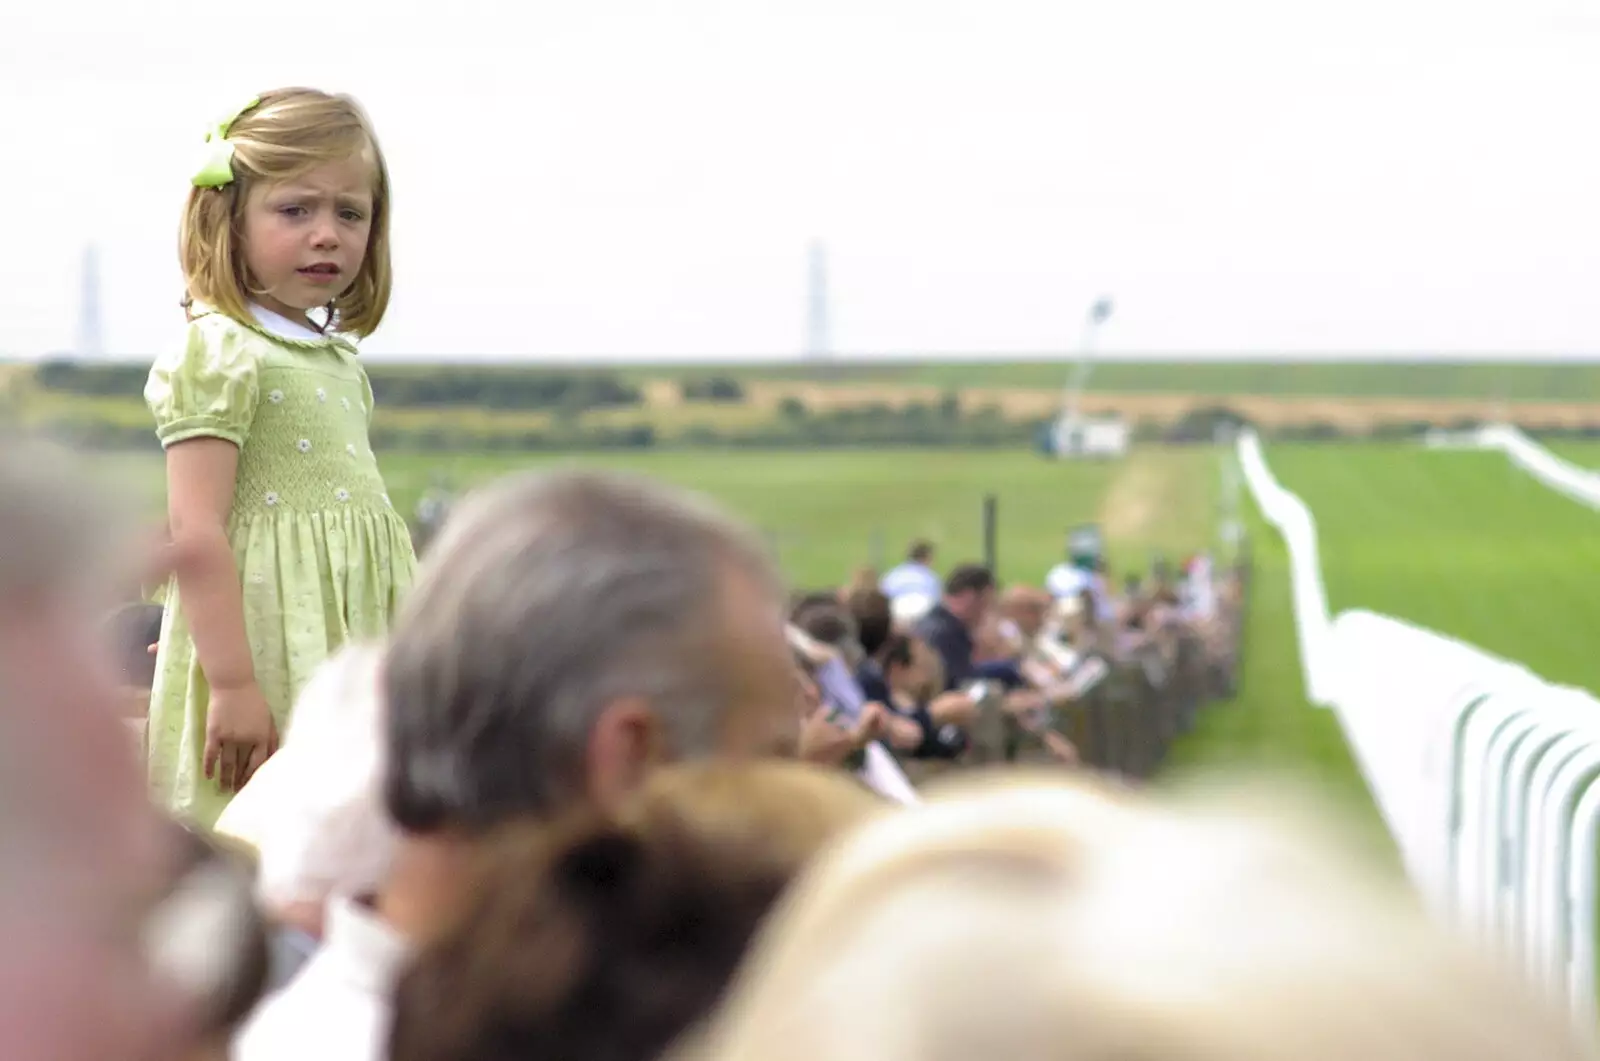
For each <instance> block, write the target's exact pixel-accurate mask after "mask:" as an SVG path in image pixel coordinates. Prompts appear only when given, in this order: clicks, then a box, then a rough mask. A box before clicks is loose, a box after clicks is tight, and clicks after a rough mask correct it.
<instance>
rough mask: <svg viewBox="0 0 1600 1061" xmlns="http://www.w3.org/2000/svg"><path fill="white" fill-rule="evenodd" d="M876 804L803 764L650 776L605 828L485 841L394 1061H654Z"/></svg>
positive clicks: (536, 831) (417, 978)
mask: <svg viewBox="0 0 1600 1061" xmlns="http://www.w3.org/2000/svg"><path fill="white" fill-rule="evenodd" d="M881 806H882V804H881V802H880V801H879V800H878V798H877V797H876V796H874V795H872V794H871V793H870V792H868V791H867V790H866V789H865V788H864V787H862V786H861V785H860V784H859V783H858V782H857V781H856V780H855V779H854V778H852V777H850V776H848V775H845V774H841V773H837V772H835V771H830V770H823V769H815V768H811V767H807V766H804V765H801V764H797V763H782V762H771V761H769V762H763V763H757V764H745V765H735V764H714V763H707V764H697V765H692V766H680V767H671V768H668V769H666V770H663V771H662V772H661V773H659V774H657V775H655V776H654V777H653V778H652V779H651V781H650V782H649V783H647V785H646V786H645V788H644V790H642V791H641V792H640V793H639V795H638V796H637V797H636V798H635V799H634V800H633V801H632V802H631V803H630V804H629V805H628V806H627V807H625V808H624V810H623V811H622V812H621V813H620V814H619V815H617V816H616V817H615V818H613V819H605V818H601V817H598V816H596V815H595V814H594V813H592V812H580V813H579V814H577V815H576V816H574V817H572V818H569V819H567V820H566V821H564V822H562V823H559V824H558V825H556V826H554V827H549V826H542V827H541V826H531V825H530V826H519V827H514V828H512V829H509V830H507V831H505V832H503V833H502V834H500V835H498V836H496V837H495V838H494V839H493V841H492V842H491V844H490V846H489V848H488V851H487V853H486V856H485V859H484V862H483V864H482V866H481V869H480V871H479V876H478V879H477V880H476V881H475V884H474V887H473V888H472V889H471V894H472V896H473V898H472V899H470V900H469V901H468V905H467V906H466V908H464V909H463V910H462V911H460V912H459V913H458V914H457V916H456V917H455V918H453V919H452V923H451V924H449V926H448V927H447V928H446V929H445V930H444V932H443V933H442V934H441V935H440V936H438V937H437V938H436V939H435V940H433V941H432V942H431V943H430V944H428V945H426V946H425V947H424V948H423V949H422V950H421V952H420V953H419V954H418V956H417V957H416V959H415V961H414V962H413V964H412V965H411V967H410V968H409V969H408V970H407V971H406V973H405V974H404V976H403V977H402V978H401V981H400V985H399V988H398V991H397V992H396V996H395V1010H394V1018H393V1023H392V1025H391V1029H390V1040H389V1057H390V1058H391V1059H392V1061H513V1059H515V1061H527V1059H529V1058H540V1059H542V1061H654V1059H655V1058H656V1057H657V1056H659V1055H660V1054H661V1053H662V1051H663V1050H665V1049H666V1048H667V1047H668V1046H670V1045H671V1044H672V1042H673V1041H674V1040H675V1039H677V1038H678V1036H679V1035H680V1034H682V1033H683V1032H684V1031H685V1030H687V1029H688V1028H690V1027H691V1026H693V1025H694V1024H695V1023H697V1022H698V1021H699V1020H701V1019H702V1018H703V1017H705V1016H707V1015H708V1014H709V1013H710V1011H711V1010H712V1008H713V1007H714V1006H715V1005H716V1003H717V1001H718V999H719V998H720V997H721V995H722V993H723V990H724V988H725V987H726V986H727V984H728V982H729V980H730V978H731V977H732V976H733V973H734V970H735V969H736V968H737V966H738V964H739V962H740V961H741V959H742V958H743V956H744V952H745V948H746V946H747V944H748V943H749V941H750V939H751V937H752V936H753V935H754V933H755V931H756V929H757V927H758V926H759V925H760V924H761V922H762V920H763V919H764V918H765V917H766V916H767V913H768V911H769V910H770V909H771V908H772V907H773V905H774V904H775V903H776V901H777V900H778V898H779V896H780V895H781V894H782V893H783V891H784V889H785V888H786V887H787V886H788V883H789V881H790V879H791V878H792V877H793V876H794V875H795V874H796V873H797V872H798V871H799V870H800V868H801V867H802V866H803V865H804V864H805V863H806V862H807V861H808V860H809V859H810V858H811V856H812V855H813V854H814V853H815V852H817V851H818V850H819V849H820V848H821V847H823V845H825V844H826V843H827V842H828V841H830V840H831V839H832V838H833V837H835V836H836V835H838V834H840V833H842V832H844V831H845V830H847V829H848V828H849V827H851V826H853V825H855V824H856V823H858V822H861V821H864V820H865V819H867V818H868V817H870V816H871V815H872V814H873V813H874V812H875V811H876V810H877V809H878V808H879V807H881Z"/></svg>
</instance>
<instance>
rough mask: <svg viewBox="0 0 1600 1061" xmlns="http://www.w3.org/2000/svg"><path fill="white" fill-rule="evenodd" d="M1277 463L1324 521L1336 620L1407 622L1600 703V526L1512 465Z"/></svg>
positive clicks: (1316, 453)
mask: <svg viewBox="0 0 1600 1061" xmlns="http://www.w3.org/2000/svg"><path fill="white" fill-rule="evenodd" d="M1567 452H1568V455H1569V456H1572V455H1583V454H1587V457H1586V459H1589V460H1593V459H1594V458H1595V457H1597V456H1600V450H1597V449H1595V448H1592V447H1581V446H1575V447H1569V448H1568V451H1567ZM1267 459H1268V461H1269V463H1270V464H1271V466H1272V469H1273V471H1274V473H1275V474H1276V475H1277V477H1278V479H1279V481H1280V482H1282V483H1283V484H1284V486H1286V487H1288V488H1289V489H1290V490H1293V491H1294V492H1295V493H1297V494H1299V495H1300V497H1301V498H1302V499H1303V500H1304V501H1305V502H1306V504H1307V505H1309V506H1310V507H1311V510H1312V512H1313V513H1314V514H1315V516H1316V519H1317V526H1318V532H1319V535H1320V538H1321V542H1320V545H1321V554H1322V569H1323V575H1324V578H1325V579H1326V581H1327V587H1328V597H1329V605H1330V607H1332V608H1333V609H1334V610H1335V611H1342V610H1344V609H1346V608H1357V607H1359V608H1369V609H1372V610H1374V611H1379V612H1383V613H1386V614H1389V615H1394V616H1396V617H1398V618H1401V619H1406V620H1409V621H1411V622H1415V623H1418V624H1420V625H1423V626H1427V627H1430V628H1433V629H1436V630H1439V631H1440V632H1442V633H1446V634H1449V635H1451V636H1454V637H1459V638H1462V639H1463V640H1466V641H1468V642H1471V643H1472V644H1475V645H1477V646H1479V647H1481V648H1483V649H1486V650H1488V651H1490V652H1493V653H1496V654H1498V655H1501V656H1505V657H1507V658H1509V659H1513V660H1517V661H1519V662H1522V663H1525V664H1527V665H1528V666H1529V667H1531V668H1532V669H1533V670H1534V671H1536V672H1537V673H1539V674H1540V675H1542V676H1543V677H1545V678H1548V679H1551V680H1554V681H1558V682H1566V683H1571V684H1575V685H1580V686H1583V687H1585V688H1588V689H1591V690H1600V653H1596V652H1595V649H1594V638H1593V632H1594V630H1595V629H1596V626H1597V624H1600V598H1597V597H1596V596H1595V594H1594V593H1593V577H1592V572H1593V571H1594V570H1595V569H1596V567H1597V566H1600V515H1597V514H1596V513H1595V512H1594V511H1592V510H1591V509H1588V508H1586V507H1584V506H1582V505H1579V504H1577V503H1575V502H1573V501H1570V500H1568V499H1567V498H1565V497H1562V496H1561V495H1559V494H1557V493H1555V492H1554V491H1552V490H1550V489H1549V488H1547V487H1545V486H1542V485H1540V484H1539V483H1538V482H1537V481H1536V480H1534V479H1533V478H1531V477H1530V476H1528V475H1526V474H1525V473H1523V472H1521V471H1519V470H1518V469H1516V468H1515V467H1514V466H1513V465H1512V464H1511V463H1510V462H1509V461H1508V460H1507V459H1506V458H1505V456H1504V455H1502V454H1499V453H1475V452H1448V451H1429V450H1424V449H1421V448H1413V447H1401V446H1367V445H1359V446H1354V445H1353V446H1339V447H1327V448H1316V447H1299V446H1272V447H1269V448H1268V450H1267Z"/></svg>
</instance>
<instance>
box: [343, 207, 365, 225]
mask: <svg viewBox="0 0 1600 1061" xmlns="http://www.w3.org/2000/svg"><path fill="white" fill-rule="evenodd" d="M339 216H340V217H342V218H344V219H345V220H346V221H350V222H359V221H365V220H366V215H365V214H363V213H362V212H361V211H360V210H344V211H341V212H340V214H339Z"/></svg>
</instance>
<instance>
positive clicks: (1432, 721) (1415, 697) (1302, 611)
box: [1237, 429, 1600, 1034]
mask: <svg viewBox="0 0 1600 1061" xmlns="http://www.w3.org/2000/svg"><path fill="white" fill-rule="evenodd" d="M1488 430H1492V429H1488ZM1517 437H1518V436H1515V435H1505V434H1500V435H1494V436H1491V438H1492V439H1496V440H1497V441H1491V442H1489V443H1487V444H1488V445H1493V446H1495V448H1504V449H1505V450H1506V452H1507V454H1508V455H1511V456H1512V459H1513V460H1516V461H1517V462H1518V463H1519V464H1522V463H1523V461H1524V460H1530V461H1531V463H1532V464H1533V465H1535V466H1538V467H1540V468H1542V469H1543V470H1544V473H1545V474H1551V473H1552V472H1553V468H1554V466H1552V465H1550V464H1549V463H1548V462H1547V461H1544V460H1543V459H1541V458H1539V457H1537V456H1531V455H1530V453H1529V452H1528V451H1527V449H1526V448H1525V447H1523V446H1522V445H1521V444H1520V443H1518V442H1517V441H1516V438H1517ZM1522 441H1523V442H1527V440H1526V439H1523V440H1522ZM1528 445H1532V444H1531V443H1528ZM1237 449H1238V457H1239V464H1240V467H1241V469H1242V470H1243V472H1244V479H1245V482H1246V484H1247V485H1248V487H1249V490H1250V493H1251V496H1252V497H1254V498H1255V501H1256V504H1257V505H1258V506H1259V507H1260V509H1261V511H1262V513H1263V515H1264V516H1265V517H1266V518H1267V520H1268V521H1269V522H1271V523H1272V524H1273V525H1274V526H1275V527H1276V528H1277V529H1278V531H1279V532H1280V533H1281V534H1282V535H1283V538H1284V543H1285V545H1286V547H1287V549H1288V553H1289V565H1290V574H1291V579H1292V582H1293V592H1294V599H1295V625H1296V628H1297V633H1298V635H1299V640H1300V649H1301V664H1302V667H1303V668H1304V671H1305V675H1306V690H1307V696H1308V698H1309V699H1310V700H1312V701H1313V702H1314V703H1319V704H1324V705H1326V706H1329V707H1331V708H1332V709H1333V710H1334V712H1335V713H1336V714H1337V716H1338V719H1339V723H1340V725H1341V727H1342V728H1343V730H1344V733H1345V736H1346V738H1347V739H1348V741H1349V743H1350V747H1351V751H1352V753H1353V754H1354V756H1355V758H1356V761H1357V763H1358V764H1359V766H1360V768H1361V771H1362V774H1363V776H1364V777H1365V779H1366V782H1367V785H1368V787H1369V788H1370V789H1371V790H1372V794H1373V797H1374V799H1375V800H1376V801H1377V804H1378V807H1379V809H1380V810H1381V812H1382V813H1383V816H1384V819H1385V821H1386V822H1387V824H1388V826H1389V830H1390V832H1391V833H1392V834H1393V835H1394V838H1395V841H1396V843H1397V844H1398V846H1399V848H1400V851H1401V854H1402V857H1403V859H1404V861H1405V865H1406V869H1407V872H1408V874H1409V875H1410V877H1411V879H1412V881H1413V883H1414V884H1415V885H1416V887H1417V888H1418V889H1419V891H1420V892H1421V893H1422V894H1423V896H1424V897H1425V899H1426V901H1427V902H1428V904H1429V906H1430V907H1431V908H1432V909H1433V910H1434V911H1435V912H1436V913H1437V914H1438V915H1439V916H1441V917H1443V918H1445V919H1447V920H1448V921H1450V922H1451V923H1453V924H1455V925H1457V926H1459V927H1460V928H1462V929H1464V930H1465V931H1467V932H1469V933H1471V934H1472V935H1473V936H1475V937H1476V938H1478V939H1479V940H1481V941H1482V942H1484V943H1485V944H1487V945H1489V946H1490V947H1492V948H1493V949H1495V950H1496V951H1497V952H1499V953H1502V954H1504V955H1507V956H1508V957H1510V958H1511V959H1513V960H1514V961H1515V962H1516V963H1517V964H1518V965H1519V966H1520V967H1521V968H1522V969H1523V970H1525V972H1526V973H1527V974H1528V976H1529V977H1530V979H1531V980H1532V981H1533V982H1534V983H1536V984H1538V985H1540V986H1541V987H1542V988H1544V989H1545V990H1546V991H1548V992H1549V993H1550V995H1551V996H1552V997H1554V998H1556V999H1558V1000H1560V1001H1561V1002H1562V1003H1563V1004H1564V1005H1565V1006H1566V1007H1567V1008H1568V1010H1569V1011H1570V1012H1571V1014H1572V1016H1573V1019H1574V1020H1575V1021H1576V1022H1577V1024H1578V1026H1579V1027H1580V1028H1582V1029H1583V1030H1584V1031H1585V1032H1586V1033H1589V1034H1593V1033H1594V1032H1595V1030H1596V1028H1597V1026H1600V1012H1597V1008H1596V992H1597V989H1600V984H1597V957H1600V956H1597V954H1596V938H1595V937H1596V932H1597V930H1600V925H1597V923H1596V908H1597V905H1600V874H1597V851H1600V700H1596V699H1595V698H1594V697H1593V696H1591V695H1590V694H1589V693H1587V692H1584V691H1582V690H1579V689H1573V688H1569V687H1564V686H1558V685H1555V684H1553V683H1551V682H1547V681H1545V680H1543V679H1542V678H1540V677H1539V676H1538V675H1536V674H1534V673H1533V672H1531V671H1529V670H1528V669H1527V668H1526V667H1523V666H1521V665H1520V664H1517V663H1513V662H1511V661H1509V660H1504V659H1501V658H1499V657H1496V656H1493V655H1491V654H1489V653H1487V652H1484V651H1483V650H1481V649H1478V648H1476V647H1474V646H1472V645H1469V644H1466V643H1465V642H1462V641H1458V640H1456V639H1454V638H1450V637H1446V636H1444V635H1443V634H1439V633H1437V632H1435V631H1432V630H1427V629H1424V628H1422V627H1419V626H1415V625H1413V624H1411V623H1407V622H1403V621H1401V620H1399V619H1395V618H1392V617H1389V616H1385V615H1376V614H1374V613H1372V612H1366V611H1349V612H1345V613H1342V614H1340V615H1338V616H1336V617H1333V618H1331V619H1330V618H1329V615H1328V610H1327V594H1326V591H1325V589H1324V588H1323V582H1322V570H1321V564H1320V561H1319V560H1318V557H1317V540H1316V523H1315V520H1314V519H1313V518H1312V516H1311V513H1310V511H1309V510H1308V509H1307V508H1306V506H1305V504H1304V503H1303V502H1302V501H1301V500H1300V499H1299V498H1298V497H1296V496H1295V495H1294V494H1292V493H1290V492H1289V491H1288V490H1286V489H1284V487H1283V486H1282V484H1280V483H1278V482H1277V480H1276V479H1274V478H1273V477H1272V472H1271V470H1270V469H1269V468H1268V467H1267V464H1266V460H1265V457H1264V455H1263V453H1262V451H1261V443H1260V440H1259V439H1258V438H1257V437H1256V435H1255V433H1254V432H1250V431H1247V432H1245V433H1243V434H1241V436H1240V438H1239V440H1238V444H1237ZM1533 449H1534V450H1536V451H1538V452H1541V453H1545V456H1546V457H1548V458H1549V459H1550V460H1554V461H1557V462H1559V463H1561V464H1565V462H1560V460H1559V458H1555V457H1554V456H1553V455H1551V454H1548V452H1546V451H1543V450H1542V449H1540V448H1539V447H1537V446H1534V447H1533ZM1523 466H1524V467H1529V465H1528V464H1524V465H1523ZM1569 467H1570V466H1569ZM1531 470H1532V469H1531V468H1530V471H1531ZM1534 474H1537V475H1539V476H1540V478H1541V479H1544V478H1545V474H1541V473H1539V472H1535V473H1534ZM1580 474H1581V475H1583V476H1592V473H1587V472H1581V473H1580ZM1555 477H1560V478H1559V481H1562V482H1566V483H1568V485H1569V486H1570V487H1571V488H1573V489H1578V490H1583V489H1587V488H1588V486H1587V480H1585V479H1579V478H1572V477H1570V476H1568V475H1567V473H1563V472H1559V471H1555V472H1554V474H1553V478H1555ZM1594 478H1596V479H1597V480H1600V477H1594ZM1546 481H1547V482H1549V481H1551V480H1549V479H1546ZM1557 488H1558V489H1561V488H1560V487H1557ZM1594 490H1595V497H1596V498H1597V507H1600V482H1597V483H1595V484H1594ZM1563 492H1566V490H1565V489H1563Z"/></svg>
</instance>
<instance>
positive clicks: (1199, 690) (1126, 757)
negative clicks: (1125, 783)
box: [974, 558, 1249, 780]
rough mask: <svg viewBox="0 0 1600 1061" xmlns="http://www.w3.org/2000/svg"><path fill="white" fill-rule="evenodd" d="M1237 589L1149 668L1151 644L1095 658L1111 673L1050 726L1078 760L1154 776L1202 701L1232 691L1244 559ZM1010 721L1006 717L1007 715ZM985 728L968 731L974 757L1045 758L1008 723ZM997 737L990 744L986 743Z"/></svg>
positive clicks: (1246, 575) (1244, 580)
mask: <svg viewBox="0 0 1600 1061" xmlns="http://www.w3.org/2000/svg"><path fill="white" fill-rule="evenodd" d="M1234 577H1235V579H1236V580H1237V584H1238V591H1235V592H1233V593H1230V594H1228V595H1227V599H1226V601H1225V602H1224V603H1223V605H1222V607H1221V609H1220V611H1219V613H1218V615H1217V616H1216V617H1215V619H1214V620H1213V624H1214V625H1213V627H1212V629H1210V630H1209V631H1207V633H1209V636H1206V635H1205V634H1203V633H1202V632H1200V631H1196V630H1185V631H1182V632H1180V633H1179V634H1178V635H1177V637H1176V640H1175V643H1174V644H1173V645H1172V651H1171V653H1170V655H1168V654H1165V653H1163V654H1162V656H1161V663H1162V667H1161V668H1159V669H1158V668H1154V667H1151V666H1149V665H1148V664H1149V662H1150V657H1151V654H1152V653H1153V652H1155V651H1157V650H1155V649H1153V648H1145V649H1141V650H1139V651H1137V652H1135V653H1133V654H1131V655H1130V656H1128V657H1127V658H1122V659H1114V658H1110V657H1102V658H1105V659H1106V662H1107V663H1108V664H1109V665H1110V673H1109V674H1108V675H1107V677H1106V678H1105V679H1104V680H1102V681H1101V682H1100V684H1099V685H1097V686H1096V687H1095V688H1094V689H1092V690H1091V691H1090V692H1089V693H1088V694H1087V695H1086V696H1084V697H1083V698H1082V699H1080V700H1078V701H1076V702H1074V703H1071V704H1067V705H1065V706H1063V707H1061V708H1059V709H1057V711H1056V712H1055V729H1056V731H1057V732H1059V733H1060V734H1061V735H1062V736H1064V737H1066V738H1067V739H1068V740H1070V741H1071V742H1072V743H1073V744H1074V745H1075V746H1076V747H1077V749H1078V754H1079V756H1080V757H1081V759H1082V762H1083V765H1085V766H1087V767H1090V768H1092V769H1096V770H1104V771H1108V772H1112V773H1116V774H1121V775H1122V776H1124V777H1127V778H1130V779H1136V780H1145V779H1148V778H1150V777H1151V776H1153V775H1154V774H1155V773H1156V771H1157V770H1158V769H1160V766H1161V764H1162V762H1163V761H1164V760H1165V758H1166V753H1167V750H1168V749H1169V748H1170V747H1171V746H1172V742H1173V741H1174V740H1176V739H1177V737H1178V736H1179V735H1180V734H1182V733H1186V732H1188V730H1189V729H1190V728H1191V727H1192V726H1193V725H1194V722H1195V719H1196V716H1197V715H1198V713H1199V711H1200V709H1201V707H1202V706H1203V705H1204V704H1206V703H1207V702H1209V701H1212V700H1217V699H1222V698H1225V697H1227V696H1229V695H1231V694H1232V692H1233V689H1234V687H1235V685H1236V671H1237V666H1238V660H1239V653H1240V642H1241V636H1242V633H1243V629H1244V607H1245V601H1246V600H1248V594H1247V593H1245V592H1242V590H1244V589H1245V588H1246V584H1247V583H1248V580H1249V561H1248V559H1247V558H1246V559H1242V560H1241V562H1240V564H1239V565H1238V566H1237V567H1236V568H1235V570H1234ZM1008 721H1009V720H1008ZM991 732H992V731H990V730H982V729H981V730H979V731H977V732H976V733H975V734H974V741H975V743H981V744H984V747H983V748H981V749H980V750H979V752H978V755H977V756H976V757H975V758H976V759H977V760H978V761H985V762H987V761H993V760H996V759H1004V760H1009V761H1021V762H1037V761H1042V760H1045V759H1047V755H1046V753H1045V752H1044V750H1043V748H1042V746H1041V745H1040V744H1039V742H1038V741H1037V739H1036V738H1033V737H1032V736H1031V735H1029V734H1027V733H1025V732H1023V731H1022V730H1021V728H1020V727H1018V726H1017V725H1015V723H1009V724H1008V725H1007V728H1006V730H1005V736H1004V737H1003V738H996V737H994V736H992V735H991ZM992 741H998V742H999V743H998V744H997V745H992V744H989V743H987V742H992Z"/></svg>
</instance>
